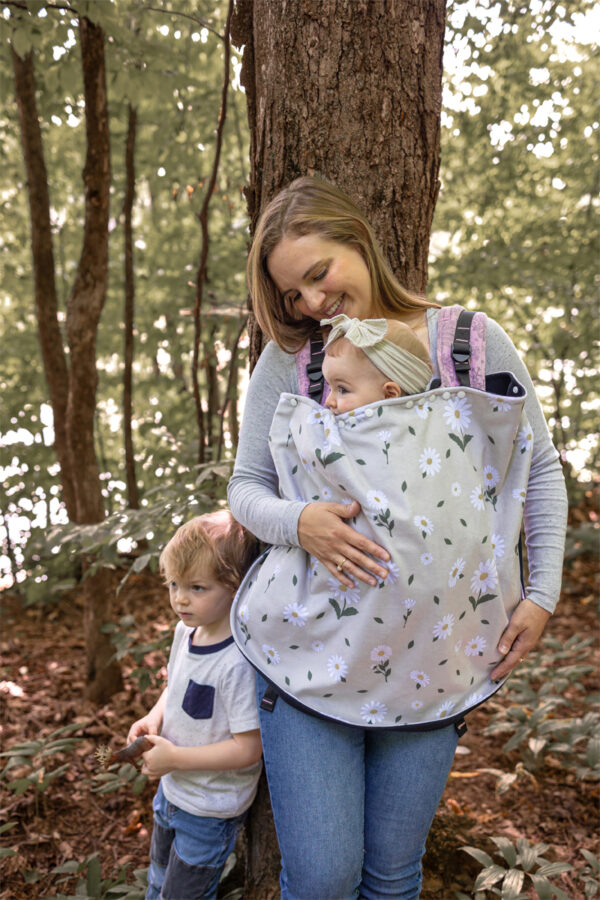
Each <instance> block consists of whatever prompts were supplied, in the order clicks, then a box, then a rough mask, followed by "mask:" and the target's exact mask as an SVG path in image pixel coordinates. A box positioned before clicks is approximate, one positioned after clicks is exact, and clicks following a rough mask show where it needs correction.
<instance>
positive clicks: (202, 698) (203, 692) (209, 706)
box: [181, 678, 215, 719]
mask: <svg viewBox="0 0 600 900" xmlns="http://www.w3.org/2000/svg"><path fill="white" fill-rule="evenodd" d="M214 705H215V689H214V687H213V686H212V684H198V683H197V682H196V681H193V680H192V679H191V678H190V680H189V682H188V686H187V689H186V692H185V696H184V698H183V703H182V704H181V708H182V709H183V711H184V712H186V713H187V714H188V716H191V717H192V719H210V718H211V717H212V714H213V709H214Z"/></svg>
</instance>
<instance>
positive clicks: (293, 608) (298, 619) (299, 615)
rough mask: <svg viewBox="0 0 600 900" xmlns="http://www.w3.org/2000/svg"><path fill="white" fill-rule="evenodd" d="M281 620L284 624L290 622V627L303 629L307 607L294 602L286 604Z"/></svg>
mask: <svg viewBox="0 0 600 900" xmlns="http://www.w3.org/2000/svg"><path fill="white" fill-rule="evenodd" d="M283 618H284V620H285V621H286V622H291V624H292V625H295V626H297V627H300V628H304V626H305V625H306V620H307V618H308V607H307V606H303V605H302V604H301V603H298V602H297V600H294V602H293V603H288V605H287V606H286V607H285V608H284V610H283Z"/></svg>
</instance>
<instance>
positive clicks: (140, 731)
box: [127, 712, 162, 744]
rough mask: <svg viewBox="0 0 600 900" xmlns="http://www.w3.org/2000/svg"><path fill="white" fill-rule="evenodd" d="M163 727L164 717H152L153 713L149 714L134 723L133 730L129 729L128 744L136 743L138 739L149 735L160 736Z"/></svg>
mask: <svg viewBox="0 0 600 900" xmlns="http://www.w3.org/2000/svg"><path fill="white" fill-rule="evenodd" d="M161 725H162V717H160V718H159V717H158V716H156V715H152V712H149V713H148V714H147V715H146V716H144V717H143V718H142V719H138V720H137V722H134V723H133V725H132V726H131V728H130V729H129V734H128V735H127V743H128V744H131V743H132V741H135V740H136V738H139V737H142V736H143V735H147V734H158V732H159V731H160V728H161Z"/></svg>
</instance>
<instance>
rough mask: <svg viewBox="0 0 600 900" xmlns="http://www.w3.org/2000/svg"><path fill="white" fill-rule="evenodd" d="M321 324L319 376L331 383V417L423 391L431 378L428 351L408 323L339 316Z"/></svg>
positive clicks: (329, 400) (325, 320)
mask: <svg viewBox="0 0 600 900" xmlns="http://www.w3.org/2000/svg"><path fill="white" fill-rule="evenodd" d="M321 325H331V332H330V334H329V337H328V340H327V343H326V344H325V349H326V354H325V359H324V360H323V376H324V378H325V380H326V382H327V384H328V385H329V395H328V397H327V399H326V401H325V402H326V406H327V407H328V408H329V409H330V410H331V411H332V412H333V413H334V415H339V414H340V413H345V412H351V411H352V410H354V409H356V408H357V407H359V406H366V405H367V404H368V403H373V402H375V401H376V400H386V399H389V398H392V397H403V396H405V395H406V394H418V393H420V392H421V391H424V390H425V389H426V387H427V385H428V383H429V381H430V379H431V376H432V369H431V363H430V361H429V354H428V352H427V348H426V347H425V345H424V344H423V342H422V341H420V340H419V338H418V337H417V336H416V334H415V333H414V331H413V330H412V328H409V326H408V325H405V324H404V323H403V322H398V321H396V320H395V319H363V320H362V321H360V320H359V319H349V318H348V316H345V315H343V314H342V315H339V316H335V317H334V318H333V319H323V320H322V321H321Z"/></svg>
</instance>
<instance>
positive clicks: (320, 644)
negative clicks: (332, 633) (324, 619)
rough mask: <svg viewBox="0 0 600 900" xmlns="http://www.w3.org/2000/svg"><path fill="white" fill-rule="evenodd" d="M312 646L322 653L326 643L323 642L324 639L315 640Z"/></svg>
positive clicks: (316, 651)
mask: <svg viewBox="0 0 600 900" xmlns="http://www.w3.org/2000/svg"><path fill="white" fill-rule="evenodd" d="M310 646H311V649H312V650H314V651H315V653H320V652H321V651H322V650H324V649H325V644H324V643H323V641H313V642H312V644H311V645H310Z"/></svg>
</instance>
